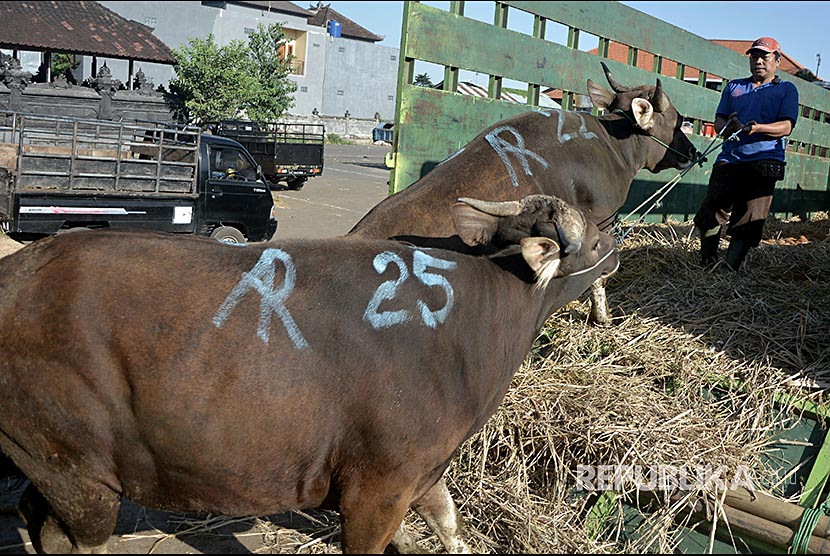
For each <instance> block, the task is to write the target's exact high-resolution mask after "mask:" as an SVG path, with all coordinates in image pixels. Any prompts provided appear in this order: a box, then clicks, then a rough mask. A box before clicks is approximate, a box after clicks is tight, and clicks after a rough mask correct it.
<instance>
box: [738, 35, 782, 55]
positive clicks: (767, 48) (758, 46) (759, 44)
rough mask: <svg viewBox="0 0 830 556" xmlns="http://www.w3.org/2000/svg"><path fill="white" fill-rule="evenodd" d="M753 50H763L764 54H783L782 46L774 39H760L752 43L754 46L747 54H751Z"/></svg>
mask: <svg viewBox="0 0 830 556" xmlns="http://www.w3.org/2000/svg"><path fill="white" fill-rule="evenodd" d="M752 50H763V51H764V52H781V45H780V44H778V41H777V40H775V39H773V38H772V37H761V38H760V39H758V40H756V41H755V42H754V43H752V46H750V47H749V50H747V51H746V54H749V53H750V51H752Z"/></svg>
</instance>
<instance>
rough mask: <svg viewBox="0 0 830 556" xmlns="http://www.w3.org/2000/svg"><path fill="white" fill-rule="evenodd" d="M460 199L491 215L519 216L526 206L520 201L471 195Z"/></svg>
mask: <svg viewBox="0 0 830 556" xmlns="http://www.w3.org/2000/svg"><path fill="white" fill-rule="evenodd" d="M458 201H459V202H461V203H466V204H468V205H470V206H471V207H473V208H474V209H478V210H480V211H481V212H484V213H486V214H489V215H490V216H518V215H519V214H521V213H522V208H523V206H524V205H523V204H522V203H521V202H519V201H501V202H499V201H480V200H478V199H471V198H469V197H461V198H460V199H458Z"/></svg>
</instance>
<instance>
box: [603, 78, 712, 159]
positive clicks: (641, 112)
mask: <svg viewBox="0 0 830 556" xmlns="http://www.w3.org/2000/svg"><path fill="white" fill-rule="evenodd" d="M600 63H601V64H602V69H603V71H605V77H606V78H607V79H608V84H609V85H611V89H612V90H613V92H612V91H609V90H608V89H605V88H604V87H601V86H599V85H597V84H596V83H594V82H593V81H591V80H590V79H589V80H588V95H589V96H590V97H591V101H592V102H593V103H594V106H596V107H597V108H600V109H604V110H606V111H608V112H621V113H623V114H624V115H625V117H626V118H628V119H629V121H631V122H632V123H635V124H636V127H637V128H639V130H641V132H642V133H645V134H647V135H650V136H652V137H654V138H656V139H659V140H660V141H662V142H663V143H665V144H668V145H669V148H668V149H667V148H666V147H664V146H663V145H661V144H660V143H658V142H657V141H651V142H650V143H651V144H649V145H648V147H647V149H648V152H647V157H646V166H645V167H646V168H648V169H649V170H650V171H652V172H654V173H657V172H660V171H661V170H665V169H666V168H677V169H682V168H685V167H687V166H688V165H689V164H692V162H693V160H694V159H695V156H696V155H697V149H695V146H694V145H693V144H692V142H691V141H689V139H688V137H686V134H685V133H683V131H682V129H681V125H682V124H683V117H682V116H681V115H680V114H679V113H678V112H677V110H676V109H675V107H674V106H672V103H671V101H670V100H669V97H668V95H666V93H665V92H664V91H663V86H662V84H661V82H660V78H657V84H656V85H655V86H654V87H651V86H647V85H643V86H639V87H626V86H623V85H620V84H619V83H618V82H617V81H616V80H615V79H614V76H613V75H611V71H610V70H609V69H608V66H606V65H605V63H604V62H600Z"/></svg>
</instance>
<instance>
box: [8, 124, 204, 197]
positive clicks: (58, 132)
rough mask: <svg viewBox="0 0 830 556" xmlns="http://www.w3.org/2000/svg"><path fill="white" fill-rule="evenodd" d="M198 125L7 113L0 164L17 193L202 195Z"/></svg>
mask: <svg viewBox="0 0 830 556" xmlns="http://www.w3.org/2000/svg"><path fill="white" fill-rule="evenodd" d="M199 137H200V135H199V131H198V130H196V129H191V130H182V129H169V128H167V129H165V128H162V127H160V126H159V125H156V124H150V125H133V124H117V123H112V122H91V121H78V120H69V119H66V120H62V119H60V118H55V117H39V116H36V115H21V114H13V113H12V114H6V115H5V117H4V118H3V119H2V120H0V166H2V167H4V168H6V169H7V171H8V172H9V173H10V174H11V175H13V176H14V183H15V189H16V191H17V193H18V194H22V195H25V194H32V193H38V192H44V193H45V192H60V193H62V194H67V195H71V194H82V195H87V194H90V193H95V194H97V195H124V194H127V195H129V194H142V195H151V196H153V195H158V196H162V197H163V196H165V195H169V196H176V197H181V196H182V195H186V196H187V195H190V196H194V197H195V196H196V195H197V194H198V192H197V189H196V184H197V168H198V164H197V163H198V152H199V151H198V149H199V140H200V139H199Z"/></svg>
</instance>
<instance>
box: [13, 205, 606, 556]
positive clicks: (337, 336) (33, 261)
mask: <svg viewBox="0 0 830 556" xmlns="http://www.w3.org/2000/svg"><path fill="white" fill-rule="evenodd" d="M452 212H453V219H454V221H455V222H456V229H457V232H458V234H459V236H460V237H461V238H462V239H463V240H464V241H465V242H467V243H468V244H471V245H482V246H485V248H486V250H487V251H488V252H489V256H471V255H465V254H460V253H457V252H453V251H448V250H440V249H425V248H419V247H414V246H412V245H407V244H405V243H402V242H397V241H389V240H367V239H360V238H353V237H338V238H332V239H324V240H291V241H280V242H273V243H267V244H259V245H243V246H232V245H226V244H221V243H219V242H216V241H213V240H209V239H203V238H196V237H187V238H183V237H178V236H173V235H165V234H159V233H153V232H136V231H123V230H105V231H92V232H87V233H84V234H71V235H70V234H67V235H59V236H56V237H52V238H48V239H44V240H41V241H38V242H36V243H34V244H32V245H30V246H27V247H26V248H24V249H22V250H20V251H18V252H17V253H14V254H12V255H9V256H8V257H6V258H4V259H3V265H4V267H5V268H7V269H13V270H14V271H13V272H4V273H2V274H0V328H2V330H4V333H3V334H2V335H0V407H2V408H3V411H2V412H0V451H2V453H3V454H4V455H5V456H7V457H9V458H11V460H13V462H14V463H15V465H17V467H18V468H19V469H20V470H21V471H22V472H23V473H24V474H25V475H26V476H27V477H28V478H29V479H30V480H31V485H30V486H29V487H28V488H27V489H26V491H25V493H24V495H23V497H22V500H21V511H22V512H23V514H24V517H25V520H26V523H27V528H28V531H29V534H30V536H31V538H32V542H33V545H34V547H35V549H36V550H38V551H39V552H72V551H81V552H83V551H90V550H100V549H101V548H104V547H105V545H106V543H107V541H108V539H109V537H110V535H111V534H112V532H113V529H114V527H115V524H116V519H117V516H118V509H119V505H120V501H121V497H122V496H127V497H129V498H130V499H132V500H134V501H135V502H136V503H138V504H141V505H144V506H147V507H153V508H164V509H168V510H179V511H197V512H209V513H213V514H224V515H238V516H239V515H242V516H244V515H267V514H274V513H278V512H283V511H287V510H291V509H300V508H316V507H328V508H334V509H337V510H339V512H340V515H341V519H342V530H341V542H342V547H343V550H344V552H351V553H380V552H383V551H384V549H385V548H386V547H387V545H388V544H389V543H390V542H391V543H392V544H394V545H395V547H397V548H398V549H399V550H400V551H416V550H418V546H417V544H416V543H415V541H414V540H413V539H412V538H411V537H410V536H409V535H408V534H407V533H406V531H405V530H404V529H403V526H402V520H403V518H404V515H405V514H406V512H407V511H408V510H409V508H410V507H411V508H414V509H415V510H416V511H417V512H418V513H419V514H420V515H421V516H422V517H423V518H424V519H425V520H426V521H427V523H428V524H429V525H430V526H431V527H432V528H433V529H434V530H435V532H436V533H437V534H438V535H439V538H440V539H441V541H442V542H443V543H444V545H445V546H446V548H447V550H448V551H450V552H467V551H469V549H468V547H467V545H466V544H465V543H464V541H463V540H462V538H461V520H460V519H459V515H458V512H457V510H456V507H455V505H454V503H453V501H452V499H451V497H450V495H449V492H448V490H447V487H446V484H445V482H444V480H443V478H442V477H443V474H444V471H445V470H446V469H447V467H448V465H449V464H450V462H451V459H452V457H453V455H454V454H455V452H456V451H457V449H458V448H459V446H460V445H461V444H462V443H463V442H464V441H465V440H466V439H467V438H469V437H470V436H471V435H473V434H474V433H476V432H477V431H478V430H479V429H480V428H481V427H482V426H483V424H484V423H485V421H486V420H487V419H488V418H489V417H490V416H491V414H492V413H493V412H494V411H495V410H496V409H497V407H498V405H499V403H500V402H501V400H502V398H503V396H504V394H505V392H506V390H507V388H508V386H509V384H510V381H511V378H512V376H513V374H514V373H515V371H516V370H517V369H518V367H519V366H520V365H521V363H522V361H523V359H524V358H525V356H526V355H527V353H528V351H529V349H530V347H531V345H532V343H533V341H534V340H535V338H536V336H537V334H538V331H539V329H540V328H541V327H542V325H543V324H544V322H545V320H546V319H547V318H548V317H549V316H550V315H551V314H552V312H553V311H554V310H556V309H557V308H560V307H562V306H563V305H565V304H567V303H568V302H570V301H571V300H573V299H576V298H577V297H578V296H579V295H580V294H581V293H582V292H584V291H585V290H586V289H587V288H588V287H589V286H590V284H591V283H592V282H593V281H594V280H596V279H598V278H600V277H601V276H604V275H607V274H609V273H611V272H613V271H614V270H615V269H616V267H617V264H618V256H617V252H616V250H615V247H614V241H613V238H612V237H611V236H609V235H607V234H605V233H600V232H599V231H598V229H597V227H596V226H595V225H594V224H592V223H590V222H588V221H586V220H585V218H584V216H583V215H582V213H581V212H579V211H576V210H574V209H573V208H571V207H570V206H568V205H567V204H565V203H564V202H563V201H561V200H559V199H557V198H553V197H547V196H541V195H537V196H531V197H528V198H526V199H523V200H521V201H510V202H504V203H502V202H498V203H489V202H483V201H478V200H473V199H465V200H463V202H458V203H455V204H454V206H453V209H452Z"/></svg>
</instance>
